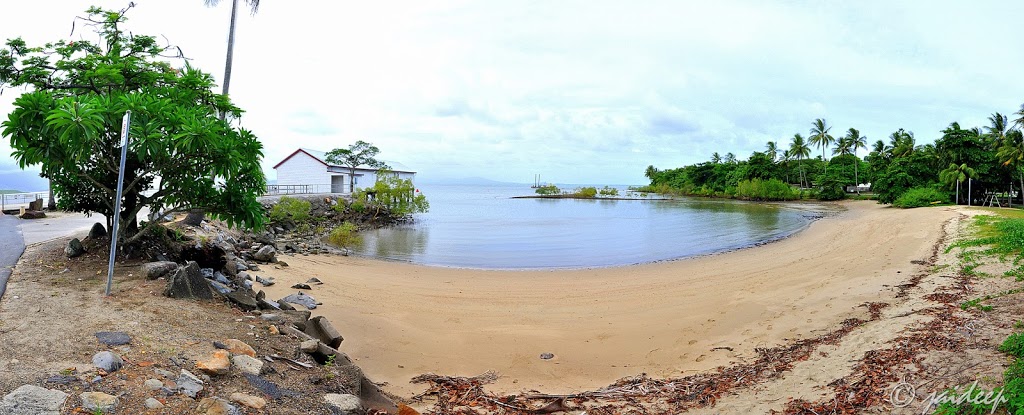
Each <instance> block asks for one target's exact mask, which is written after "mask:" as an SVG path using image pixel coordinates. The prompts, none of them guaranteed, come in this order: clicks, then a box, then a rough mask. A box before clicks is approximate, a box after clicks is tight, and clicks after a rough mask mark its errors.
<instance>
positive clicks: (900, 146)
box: [889, 128, 915, 157]
mask: <svg viewBox="0 0 1024 415" xmlns="http://www.w3.org/2000/svg"><path fill="white" fill-rule="evenodd" d="M889 143H890V145H891V150H890V152H892V156H893V157H904V156H909V155H910V154H911V153H913V152H914V146H915V141H914V133H913V132H911V131H904V130H903V129H902V128H900V129H899V130H896V131H895V132H893V133H892V134H890V135H889Z"/></svg>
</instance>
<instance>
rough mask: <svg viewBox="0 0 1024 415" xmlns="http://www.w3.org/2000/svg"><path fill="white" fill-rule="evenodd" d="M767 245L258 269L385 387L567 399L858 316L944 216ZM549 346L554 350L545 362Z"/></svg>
mask: <svg viewBox="0 0 1024 415" xmlns="http://www.w3.org/2000/svg"><path fill="white" fill-rule="evenodd" d="M842 205H843V206H844V207H846V209H845V210H844V211H841V212H839V213H837V214H835V215H827V216H826V217H824V218H822V219H819V220H815V221H813V222H812V223H811V224H809V225H808V226H807V227H806V228H805V229H803V230H801V231H799V232H796V233H794V234H792V235H790V236H789V237H786V238H783V239H781V240H777V241H774V242H772V243H768V244H763V245H759V246H755V247H751V248H747V249H740V250H732V251H728V252H722V253H717V254H713V255H703V256H697V257H691V258H683V259H676V260H667V261H659V262H654V263H645V264H637V265H628V266H617V267H601V268H583V269H558V270H515V271H510V270H480V269H468V268H449V267H434V266H423V265H414V264H408V263H402V262H394V261H382V260H375V259H368V258H361V257H341V256H327V255H317V256H293V257H287V256H285V257H282V259H284V260H285V261H286V262H288V263H289V264H290V266H288V267H281V268H279V269H277V268H276V267H270V266H268V267H264V270H263V271H261V272H260V273H261V274H263V275H264V276H272V277H274V278H276V279H277V281H278V284H276V285H274V286H272V287H268V288H265V289H264V290H265V291H267V293H268V296H269V297H270V298H281V297H283V296H285V295H287V294H289V293H293V292H295V290H294V289H290V288H289V287H290V286H291V285H292V284H294V283H299V282H305V281H306V280H307V279H309V278H311V277H316V278H318V279H320V280H322V281H323V282H324V283H325V284H324V285H319V286H314V289H313V290H312V291H310V292H309V293H310V294H311V295H313V296H314V297H316V298H317V299H318V300H320V301H322V302H323V303H324V304H323V305H322V306H321V307H319V308H317V309H316V310H314V314H319V315H324V316H327V317H329V318H330V320H331V321H332V322H334V323H335V326H337V328H338V329H339V330H340V331H341V332H342V334H343V335H345V337H346V339H347V340H346V341H345V343H343V345H342V346H341V350H342V351H343V352H346V353H347V354H348V355H349V356H350V357H352V359H354V360H355V361H356V362H357V364H359V365H360V366H361V367H362V368H363V369H364V370H365V371H366V373H367V374H368V375H369V376H370V377H371V378H372V379H374V380H375V381H378V382H386V385H385V387H384V388H385V390H388V391H389V392H392V393H395V394H397V395H399V396H405V397H409V396H412V395H414V394H416V393H418V392H421V391H422V386H420V385H413V384H410V383H409V379H411V378H412V377H414V376H416V375H419V374H423V373H437V374H441V375H453V376H454V375H457V376H473V375H477V374H480V373H482V372H484V371H487V370H494V371H496V372H498V373H499V374H501V375H502V378H501V379H499V381H498V382H497V383H496V384H494V385H492V386H491V389H492V390H495V391H499V392H521V391H526V390H543V391H545V392H547V393H571V392H580V391H584V390H593V389H597V388H600V387H603V386H605V385H607V384H609V383H611V382H613V381H615V380H616V379H619V378H622V377H625V376H634V375H639V374H641V373H647V374H649V375H651V376H655V377H669V376H679V375H685V374H693V373H701V372H704V371H708V370H711V369H713V368H715V367H718V366H721V365H726V364H730V363H735V362H739V361H742V360H744V359H747V358H749V357H751V356H753V355H754V349H755V348H758V347H770V346H775V345H779V344H783V343H786V342H789V341H793V340H796V339H802V338H807V337H810V336H814V335H817V334H820V333H822V332H825V331H828V330H829V329H831V328H833V327H834V326H835V325H836V324H838V323H839V322H841V321H842V320H844V319H846V318H850V317H863V316H864V315H866V313H867V310H865V309H864V308H863V307H860V305H861V304H864V303H866V302H869V301H881V300H884V299H885V298H891V297H892V296H894V295H895V287H896V286H897V285H899V284H900V283H901V282H903V281H904V280H906V279H907V278H909V277H910V275H911V274H913V272H914V271H916V267H919V265H914V264H912V263H911V261H915V260H920V259H921V258H924V257H927V256H928V254H929V252H930V250H931V248H932V245H933V244H934V242H935V241H936V240H937V239H938V238H939V234H940V228H941V224H942V223H943V221H944V220H945V219H947V218H948V217H950V216H952V215H953V212H952V211H950V210H946V209H927V210H915V211H913V214H911V213H910V212H909V211H903V210H898V209H892V208H888V207H884V206H881V205H878V204H876V203H875V202H870V201H852V202H844V203H842ZM542 353H552V354H554V358H553V359H550V360H544V359H541V358H540V355H541V354H542Z"/></svg>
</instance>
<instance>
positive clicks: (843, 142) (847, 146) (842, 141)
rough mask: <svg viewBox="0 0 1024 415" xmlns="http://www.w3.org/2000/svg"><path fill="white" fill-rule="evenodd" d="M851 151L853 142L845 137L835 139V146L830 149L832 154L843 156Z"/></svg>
mask: <svg viewBox="0 0 1024 415" xmlns="http://www.w3.org/2000/svg"><path fill="white" fill-rule="evenodd" d="M852 153H853V144H852V143H850V142H849V141H848V140H847V139H846V137H839V140H837V141H836V148H833V149H832V155H833V156H836V155H838V156H845V155H847V154H852Z"/></svg>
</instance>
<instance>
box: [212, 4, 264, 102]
mask: <svg viewBox="0 0 1024 415" xmlns="http://www.w3.org/2000/svg"><path fill="white" fill-rule="evenodd" d="M203 1H204V2H205V3H206V5H207V6H209V7H214V6H216V5H217V4H220V0H203ZM245 4H247V5H249V9H250V10H251V11H252V14H253V15H255V14H256V12H257V11H259V8H260V0H245ZM237 12H238V0H231V26H230V28H229V29H228V55H227V59H226V60H225V61H224V95H227V94H228V87H230V86H231V62H232V61H233V60H234V56H235V16H236V15H237Z"/></svg>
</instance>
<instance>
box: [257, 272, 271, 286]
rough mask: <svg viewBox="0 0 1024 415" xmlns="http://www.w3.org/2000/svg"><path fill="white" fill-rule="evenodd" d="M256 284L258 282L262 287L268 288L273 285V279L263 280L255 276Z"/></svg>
mask: <svg viewBox="0 0 1024 415" xmlns="http://www.w3.org/2000/svg"><path fill="white" fill-rule="evenodd" d="M256 282H258V283H260V284H263V286H264V287H269V286H271V285H274V279H273V278H271V279H266V278H263V277H261V276H259V275H257V276H256Z"/></svg>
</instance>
